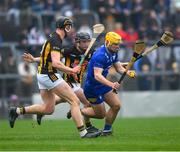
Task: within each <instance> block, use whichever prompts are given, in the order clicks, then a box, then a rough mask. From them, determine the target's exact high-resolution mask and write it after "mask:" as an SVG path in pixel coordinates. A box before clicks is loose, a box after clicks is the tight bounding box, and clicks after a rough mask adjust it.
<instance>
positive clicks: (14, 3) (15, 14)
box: [7, 0, 21, 26]
mask: <svg viewBox="0 0 180 152" xmlns="http://www.w3.org/2000/svg"><path fill="white" fill-rule="evenodd" d="M20 3H21V2H20V0H11V1H10V4H9V9H8V12H7V21H10V20H11V19H12V18H13V20H14V24H15V25H16V26H19V25H20V18H19V16H20Z"/></svg>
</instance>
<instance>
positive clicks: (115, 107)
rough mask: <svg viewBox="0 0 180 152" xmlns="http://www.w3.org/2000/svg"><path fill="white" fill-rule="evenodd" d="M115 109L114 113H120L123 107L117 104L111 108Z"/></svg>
mask: <svg viewBox="0 0 180 152" xmlns="http://www.w3.org/2000/svg"><path fill="white" fill-rule="evenodd" d="M111 108H112V109H113V111H117V112H118V111H119V110H120V109H121V105H120V104H115V105H113V106H112V107H111Z"/></svg>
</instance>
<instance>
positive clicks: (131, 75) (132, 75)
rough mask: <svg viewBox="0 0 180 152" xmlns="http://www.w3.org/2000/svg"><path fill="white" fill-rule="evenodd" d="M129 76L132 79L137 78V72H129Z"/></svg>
mask: <svg viewBox="0 0 180 152" xmlns="http://www.w3.org/2000/svg"><path fill="white" fill-rule="evenodd" d="M127 74H128V76H129V77H130V78H135V77H136V72H135V71H134V70H129V71H128V73H127Z"/></svg>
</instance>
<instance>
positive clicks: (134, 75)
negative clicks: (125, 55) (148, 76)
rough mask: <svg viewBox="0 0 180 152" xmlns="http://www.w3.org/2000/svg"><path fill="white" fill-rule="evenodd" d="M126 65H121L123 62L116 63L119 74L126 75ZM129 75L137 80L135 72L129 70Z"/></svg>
mask: <svg viewBox="0 0 180 152" xmlns="http://www.w3.org/2000/svg"><path fill="white" fill-rule="evenodd" d="M124 65H126V63H125V64H124V63H121V62H116V63H115V64H114V67H115V69H116V71H117V72H118V73H124V71H125V68H124ZM127 75H128V76H129V77H130V78H135V77H136V72H135V71H134V70H128V71H127Z"/></svg>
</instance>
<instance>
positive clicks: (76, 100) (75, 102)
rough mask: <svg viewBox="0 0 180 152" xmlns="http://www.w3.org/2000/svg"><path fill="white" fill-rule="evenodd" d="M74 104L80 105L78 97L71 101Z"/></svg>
mask: <svg viewBox="0 0 180 152" xmlns="http://www.w3.org/2000/svg"><path fill="white" fill-rule="evenodd" d="M71 105H72V106H80V101H79V99H78V98H73V99H72V101H71Z"/></svg>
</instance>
